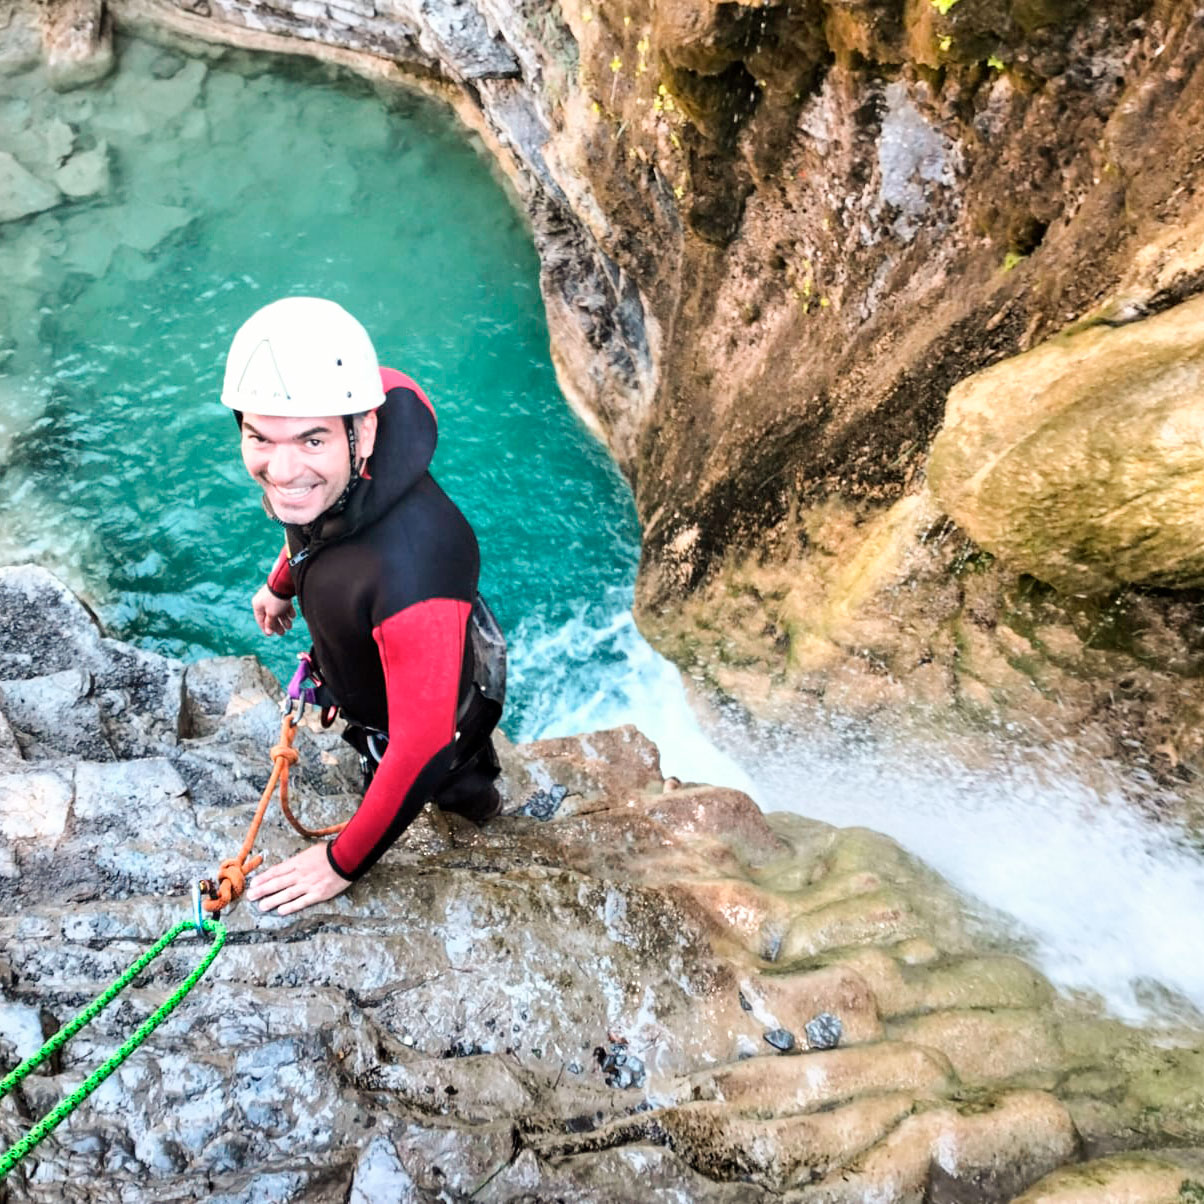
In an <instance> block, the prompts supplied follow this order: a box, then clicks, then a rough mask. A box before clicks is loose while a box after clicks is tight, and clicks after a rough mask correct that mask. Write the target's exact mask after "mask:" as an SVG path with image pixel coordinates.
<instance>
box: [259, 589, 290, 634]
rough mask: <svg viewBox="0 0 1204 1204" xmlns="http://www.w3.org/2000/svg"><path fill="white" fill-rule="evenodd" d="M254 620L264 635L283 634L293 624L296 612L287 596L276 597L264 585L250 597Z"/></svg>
mask: <svg viewBox="0 0 1204 1204" xmlns="http://www.w3.org/2000/svg"><path fill="white" fill-rule="evenodd" d="M251 609H252V610H253V611H254V612H255V622H256V623H258V624H259V630H260V631H262V632H263V634H264V635H284V633H285V632H286V631H288V629H289V628H290V627H292V625H293V620H294V619H295V618H296V617H297V612H296V611H295V610H294V609H293V604H292V602H291V600H290V599H288V598H278V597H277V596H276V595H275V594H274V593H272V591H271V590H270V589H268V587H267V586H266V585H264V586H261V587H260V589H259V590H258V591H257V592H256V594H255V597H253V598H252V599H251Z"/></svg>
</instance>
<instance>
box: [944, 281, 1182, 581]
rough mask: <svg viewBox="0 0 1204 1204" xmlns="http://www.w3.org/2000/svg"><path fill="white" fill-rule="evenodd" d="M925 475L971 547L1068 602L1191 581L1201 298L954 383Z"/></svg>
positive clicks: (1062, 339)
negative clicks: (1137, 586) (1070, 596)
mask: <svg viewBox="0 0 1204 1204" xmlns="http://www.w3.org/2000/svg"><path fill="white" fill-rule="evenodd" d="M928 479H929V484H930V486H931V488H932V490H933V493H934V494H935V495H936V497H937V499H938V500H939V501H940V502H941V503H942V504H943V505H944V506H945V507H946V508H947V509H948V511H949V513H950V514H951V515H952V516H953V518H954V519H956V520H957V522H958V523H959V525H961V526H962V527H964V528H965V530H966V531H967V532H968V533H969V534H970V535H971V536H972V537H973V538H974V540H975V541H976V542H977V543H979V544H981V545H982V546H983V547H984V548H986V549H987V550H988V551H989V552H991V553H992V554H993V555H996V556H998V557H1000V558H1001V559H1002V560H1004V561H1005V562H1007V563H1008V564H1010V565H1012V566H1014V567H1016V568H1018V569H1020V570H1022V571H1023V572H1026V573H1031V574H1032V575H1033V576H1034V577H1037V578H1039V579H1040V580H1043V581H1047V582H1049V583H1050V584H1051V585H1054V586H1056V587H1057V588H1058V589H1061V590H1064V591H1066V592H1068V593H1105V592H1107V591H1109V590H1111V589H1114V588H1116V587H1117V586H1120V585H1124V584H1129V583H1134V582H1141V583H1145V584H1149V585H1159V586H1200V585H1204V551H1202V550H1201V548H1200V541H1199V538H1198V531H1199V513H1200V507H1201V503H1202V502H1204V299H1196V300H1192V301H1185V302H1183V303H1182V304H1181V305H1178V306H1175V307H1174V308H1172V309H1170V310H1168V311H1167V312H1165V313H1161V314H1158V315H1157V316H1155V317H1152V318H1145V319H1143V320H1142V321H1140V322H1134V323H1129V324H1126V325H1123V326H1119V327H1112V326H1108V325H1092V326H1089V327H1088V328H1087V329H1084V330H1078V331H1074V332H1071V333H1069V334H1065V335H1062V336H1059V337H1058V338H1055V339H1051V340H1050V341H1049V342H1047V343H1044V344H1042V345H1041V346H1040V347H1037V348H1035V349H1034V350H1032V351H1029V352H1026V353H1025V354H1024V355H1022V356H1018V357H1014V358H1012V359H1009V360H1005V361H1004V362H1002V363H1000V364H996V365H995V366H994V367H992V368H988V369H987V370H986V371H984V372H981V373H979V374H978V375H976V376H973V377H970V378H969V379H967V380H965V381H962V382H961V383H960V384H959V385H958V386H957V387H956V388H955V389H954V390H953V391H952V392H951V393H950V395H949V402H948V406H947V409H946V417H945V426H944V428H943V430H942V431H941V434H940V435H939V436H938V438H937V439H936V441H935V442H934V444H933V448H932V458H931V460H930V462H929V471H928Z"/></svg>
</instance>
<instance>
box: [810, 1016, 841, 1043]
mask: <svg viewBox="0 0 1204 1204" xmlns="http://www.w3.org/2000/svg"><path fill="white" fill-rule="evenodd" d="M803 1031H804V1032H805V1033H806V1034H807V1046H808V1048H809V1049H835V1048H836V1047H837V1046H838V1045H839V1044H840V1038H841V1037H842V1036H843V1035H844V1025H843V1024H841V1023H840V1017H839V1016H833V1015H832V1013H831V1012H820V1014H819V1015H818V1016H816V1017H815V1018H814V1019H813V1020H808V1021H807V1023H806V1025H805V1026H804V1028H803Z"/></svg>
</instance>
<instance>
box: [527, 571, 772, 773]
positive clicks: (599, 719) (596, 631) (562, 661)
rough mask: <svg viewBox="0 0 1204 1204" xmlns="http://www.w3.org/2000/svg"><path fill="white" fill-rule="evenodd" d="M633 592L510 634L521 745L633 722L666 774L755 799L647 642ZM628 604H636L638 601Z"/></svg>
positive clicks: (678, 681)
mask: <svg viewBox="0 0 1204 1204" xmlns="http://www.w3.org/2000/svg"><path fill="white" fill-rule="evenodd" d="M625 594H626V591H620V590H616V591H614V595H615V596H614V597H612V598H611V599H610V600H609V601H610V603H611V604H610V605H609V606H607V607H605V608H603V609H602V610H601V611H600V612H591V611H582V612H581V613H578V614H577V615H575V616H573V618H571V619H570V620H569V621H568V622H567V623H564V624H562V625H560V626H557V627H551V628H549V627H548V626H547V625H546V623H545V622H544V621H543V620H542V619H540V618H538V617H535V618H532V619H528V620H526V621H524V622H523V623H521V624H520V625H519V627H518V629H517V630H516V631H514V632H512V633H511V634H510V647H511V652H510V667H509V684H508V687H507V688H508V690H509V691H510V692H511V693H512V694H513V693H520V692H521V693H522V695H523V697H524V703H525V706H524V712H523V720H522V724H521V727H520V728H519V730H518V731H517V732H515V733H514V735H515V739H517V740H543V739H549V738H551V737H554V736H568V735H574V734H576V733H578V732H594V731H603V730H605V729H606V728H611V727H620V726H622V725H623V724H625V723H632V724H634V725H635V726H636V727H638V728H639V729H640V731H642V732H643V733H644V735H646V736H647V737H648V738H649V739H650V740H651V741H652V742H653V743H654V744H655V745H656V746H657V748H658V749H660V754H661V772H662V773H663V774H664V775H665V776H666V777H667V776H669V775H674V776H676V777H680V778H682V779H683V780H685V781H693V782H706V783H708V784H710V785H712V786H734V787H735V788H736V789H738V790H744V791H747V792H748V793H750V794H751V793H752V792H753V781H752V779H751V778H750V777H749V775H748V774H747V773H746V772H745V771H744V770H743V769H741V767H740V766H739V765H738V764H737V763H736V761H735V760H734V759H733V758H732V757H731V756H730V755H729V754H727V753H725V752H723V751H721V750H720V749H719V748H718V747H717V746H716V744H715V743H714V741H713V740H712V739H711V738H710V737H709V736H707V735H706V734H705V733H704V732H703V730H702V725H701V724H700V722H699V720H698V716H697V715H696V714H695V713H694V711H693V709H692V708H691V706H690V703H689V701H688V699H687V697H686V690H685V686H684V685H683V684H682V680H681V674H680V673H679V672H678V671H677V669H675V668H674V667H673V665H671V664H670V663H669V662H668V661H667V660H665V658H664V657H663V656H661V655H660V654H659V653H657V652H655V651H653V649H652V647H651V646H650V645H649V644H648V642H647V641H646V640H645V639H644V637H643V636H641V635H640V633H639V631H638V630H637V628H636V625H635V621H634V620H633V619H632V617H631V611H630V610H627V609H620V607H622V606H623V602H622V601H620V600H619V599H623V598H624V595H625ZM625 601H626V602H627V603H628V604H629V603H630V596H629V595H627V596H626V598H625Z"/></svg>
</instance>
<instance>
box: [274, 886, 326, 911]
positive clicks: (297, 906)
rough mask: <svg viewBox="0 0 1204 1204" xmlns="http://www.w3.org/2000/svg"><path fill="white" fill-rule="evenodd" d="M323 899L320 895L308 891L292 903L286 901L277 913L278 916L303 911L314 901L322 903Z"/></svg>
mask: <svg viewBox="0 0 1204 1204" xmlns="http://www.w3.org/2000/svg"><path fill="white" fill-rule="evenodd" d="M321 901H322V900H321V898H320V896H318V895H316V894H311V892H309V891H306V892H305V893H304V894H303V895H301V896H300V898H297V899H294V900H292V902H290V903H286V904H285V905H284V906H283V907H282V908H280V910H279V911H278V912H277V913H276V914H277V915H278V916H291V915H292V914H293V912H294V911H302V910H304V909H305V908H306V907H309V906H311V905H312V904H314V903H320V902H321Z"/></svg>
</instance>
